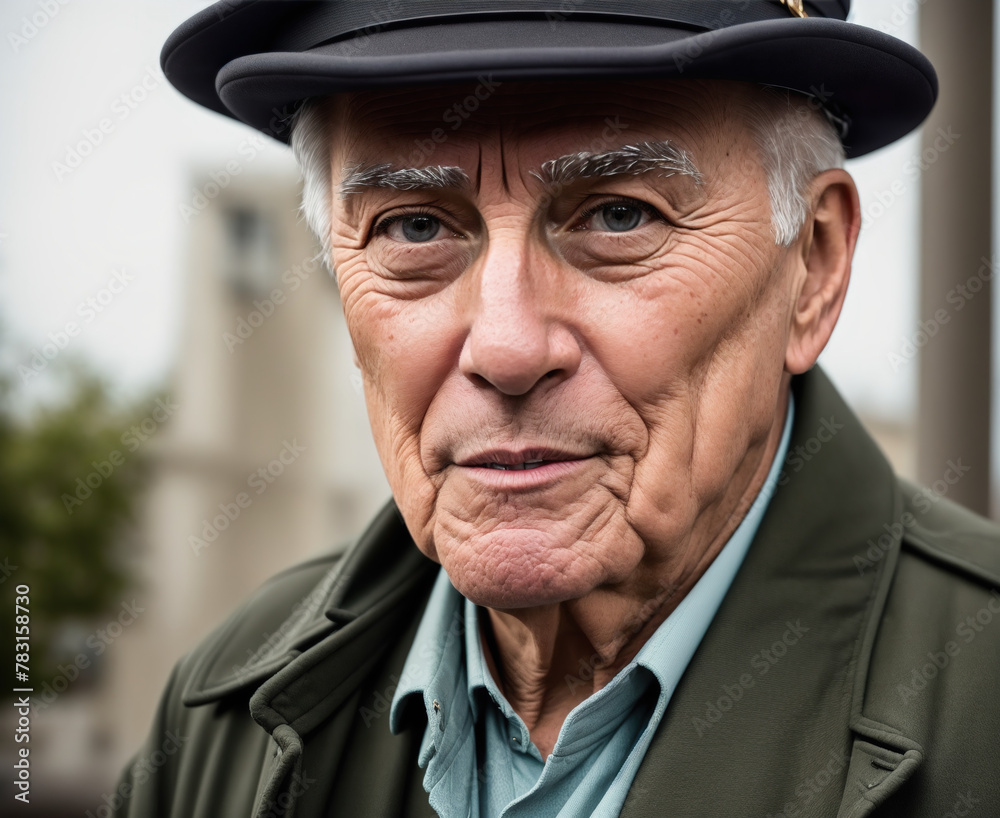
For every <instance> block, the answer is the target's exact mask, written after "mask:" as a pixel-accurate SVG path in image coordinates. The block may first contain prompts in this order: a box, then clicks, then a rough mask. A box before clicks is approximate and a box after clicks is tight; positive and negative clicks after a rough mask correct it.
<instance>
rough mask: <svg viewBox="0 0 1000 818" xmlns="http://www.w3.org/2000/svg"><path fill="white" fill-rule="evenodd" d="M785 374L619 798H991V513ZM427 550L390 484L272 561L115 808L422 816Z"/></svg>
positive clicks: (994, 646) (899, 801)
mask: <svg viewBox="0 0 1000 818" xmlns="http://www.w3.org/2000/svg"><path fill="white" fill-rule="evenodd" d="M793 389H794V391H795V395H796V415H795V428H794V430H793V434H792V441H791V446H790V449H789V455H788V458H787V459H786V463H785V470H784V473H783V475H782V478H781V480H780V481H779V486H778V488H777V491H776V493H775V496H774V498H773V500H772V501H771V504H770V506H769V508H768V511H767V514H766V516H765V518H764V521H763V523H762V525H761V527H760V529H759V531H758V533H757V536H756V538H755V540H754V542H753V545H752V547H751V548H750V551H749V553H748V555H747V558H746V561H745V562H744V564H743V566H742V567H741V569H740V571H739V573H738V574H737V576H736V579H735V581H734V583H733V585H732V587H731V589H730V591H729V593H728V594H727V596H726V598H725V600H724V601H723V604H722V607H721V608H720V609H719V611H718V613H717V615H716V617H715V619H714V620H713V622H712V624H711V626H710V628H709V630H708V632H707V634H706V635H705V638H704V640H703V642H702V644H701V646H700V647H699V648H698V651H697V652H696V654H695V656H694V658H693V659H692V661H691V664H690V665H689V666H688V669H687V671H686V673H685V674H684V677H683V678H682V680H681V683H680V685H679V687H678V688H677V690H676V692H675V693H674V696H673V698H672V699H671V702H670V705H669V707H668V710H667V713H666V714H665V716H664V718H663V721H662V722H661V724H660V726H659V729H658V731H657V734H656V736H655V738H654V740H653V743H652V745H651V747H650V748H649V751H648V752H647V754H646V757H645V759H644V761H643V764H642V766H641V768H640V770H639V773H638V775H637V777H636V779H635V781H634V783H633V785H632V788H631V791H630V794H629V797H628V800H627V801H626V803H625V806H624V808H623V810H622V813H621V815H622V816H623V818H642V817H643V816H649V818H653V817H654V816H655V818H660V817H661V816H670V818H683V817H684V816H711V818H719V816H740V818H745V817H746V816H759V818H768V816H773V817H774V818H778V817H779V816H781V818H793V816H794V817H797V816H830V817H831V818H833V816H838V817H839V818H857V817H858V816H868V815H872V816H877V817H878V818H942V816H945V815H946V814H954V815H965V814H972V815H976V816H983V818H986V816H998V815H1000V696H998V695H997V685H998V682H1000V591H998V586H1000V537H998V530H997V529H996V528H995V527H994V526H993V525H992V524H990V523H988V522H986V521H984V520H982V519H981V518H979V517H977V516H975V515H973V514H971V513H969V512H967V511H965V510H963V509H961V508H960V507H958V506H956V505H954V504H952V503H950V502H948V500H947V499H943V498H941V497H939V494H941V493H944V488H945V487H946V486H948V485H950V484H952V483H954V482H957V480H959V479H961V477H962V475H963V474H964V470H965V467H964V466H963V464H962V463H961V459H960V458H959V459H957V460H955V461H952V462H951V463H948V464H941V467H942V481H941V482H940V484H936V489H937V491H936V492H935V491H929V490H927V491H920V490H918V489H917V488H916V487H914V486H910V485H907V484H905V483H903V482H901V481H899V480H897V479H896V478H895V477H894V476H893V473H892V470H891V469H890V467H889V465H888V463H887V462H886V460H885V459H884V457H883V456H882V454H881V453H880V452H879V451H878V449H877V448H876V446H875V444H874V443H873V442H872V440H871V439H870V438H869V437H868V435H867V434H866V433H865V431H864V430H863V429H862V428H861V426H860V424H859V423H858V421H857V420H856V419H855V417H854V416H853V415H852V413H851V412H850V410H849V409H848V408H847V406H846V405H845V404H844V402H843V401H842V400H841V398H840V397H839V395H838V394H837V393H836V391H835V390H834V388H833V387H832V386H831V384H830V383H829V381H828V380H827V378H826V376H825V375H824V374H823V373H822V372H820V371H819V370H815V369H814V370H813V371H812V372H810V373H808V374H807V375H805V376H802V377H799V378H796V379H794V381H793ZM436 571H437V566H436V565H435V564H433V563H431V562H430V561H428V560H426V559H425V558H424V557H423V556H422V555H420V553H419V552H418V551H417V549H416V547H415V546H414V545H413V543H412V541H411V540H410V537H409V536H408V534H407V532H406V528H405V527H404V525H403V523H402V520H401V518H400V517H399V514H398V512H397V510H396V508H395V506H393V505H392V504H390V505H388V506H387V507H386V508H385V509H384V510H383V511H382V512H381V513H380V515H379V516H378V518H377V519H376V520H375V521H374V523H373V524H372V525H371V527H370V528H369V530H368V531H367V532H366V533H365V534H364V535H363V536H362V537H361V538H360V540H359V541H358V542H357V543H356V544H355V545H354V546H353V547H352V548H351V549H350V550H349V551H348V552H347V553H346V555H345V556H343V557H340V558H337V557H325V558H321V559H317V560H313V561H312V562H308V563H306V564H304V565H300V566H298V567H296V568H293V569H291V570H289V571H286V572H284V573H282V574H280V575H278V576H277V577H275V578H274V579H272V580H271V581H270V582H268V583H267V584H266V585H265V586H264V587H263V588H262V589H261V590H260V591H258V593H257V594H256V595H255V596H254V597H253V598H252V599H251V600H250V601H249V602H248V603H247V604H246V605H245V606H244V607H243V608H242V609H240V610H239V611H237V612H236V613H235V614H234V615H233V616H232V617H231V618H230V619H229V620H228V621H227V622H226V623H225V624H223V625H222V626H221V627H220V628H219V629H218V630H217V631H216V632H215V634H213V635H212V636H211V637H210V638H209V639H207V640H206V641H205V642H204V643H203V644H202V645H201V646H200V647H198V648H197V649H196V650H195V651H193V652H192V653H191V654H189V655H188V656H186V657H185V658H184V659H183V660H182V661H181V662H180V663H179V665H178V666H177V668H176V669H175V671H174V673H173V675H172V677H171V679H170V682H169V685H168V687H167V690H166V693H165V694H164V697H163V700H162V703H161V705H160V708H159V710H158V713H157V717H156V722H155V724H154V726H153V730H152V733H151V736H150V738H149V740H148V742H147V744H146V745H145V746H144V747H143V748H142V749H141V750H140V751H139V753H138V755H137V756H136V759H135V761H134V762H133V763H132V764H130V766H129V768H128V769H127V770H126V773H125V776H124V778H123V779H122V782H121V784H120V786H119V788H118V791H117V792H116V793H114V794H113V795H112V796H111V801H112V803H114V804H116V805H117V806H118V812H117V813H116V814H118V815H127V816H136V817H137V818H139V817H141V818H167V816H170V818H231V817H232V818H237V816H238V817H239V818H247V816H256V817H258V818H264V816H295V818H320V816H323V817H324V818H326V816H350V817H351V818H361V817H362V816H373V817H375V816H377V818H386V816H407V817H409V816H426V817H427V818H433V816H434V813H433V811H432V810H431V809H430V807H429V806H428V804H427V797H426V794H425V793H424V791H423V788H422V780H423V771H422V770H420V769H419V768H418V767H417V766H416V755H417V750H418V747H419V743H420V738H421V736H422V734H423V730H424V726H425V723H426V722H425V717H424V716H423V715H422V714H419V713H415V712H414V713H411V716H412V724H411V725H410V726H409V727H408V728H407V729H406V730H405V731H404V732H403V733H402V734H401V735H399V736H393V735H392V734H391V733H390V731H389V718H388V709H389V703H390V701H391V700H392V695H393V692H394V690H395V685H396V682H397V681H398V678H399V673H400V671H401V668H402V665H403V661H404V659H405V657H406V654H407V652H408V650H409V647H410V644H411V642H412V639H413V635H414V632H415V629H416V625H417V623H418V622H419V620H420V615H421V612H422V610H423V607H424V603H425V601H426V598H427V595H428V593H429V590H430V587H431V585H432V583H433V579H434V576H435V574H436ZM262 635H263V636H262ZM262 640H263V644H261V642H262ZM411 710H416V708H411Z"/></svg>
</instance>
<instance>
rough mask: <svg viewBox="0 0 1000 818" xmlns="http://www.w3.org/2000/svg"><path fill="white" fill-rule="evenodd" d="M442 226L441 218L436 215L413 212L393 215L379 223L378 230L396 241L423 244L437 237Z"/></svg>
mask: <svg viewBox="0 0 1000 818" xmlns="http://www.w3.org/2000/svg"><path fill="white" fill-rule="evenodd" d="M441 227H442V225H441V220H440V219H439V218H437V217H436V216H430V215H428V214H426V213H412V214H404V215H401V216H391V217H390V218H388V219H386V220H385V221H383V222H382V223H381V224H379V225H378V227H377V228H376V232H377V233H385V234H386V235H388V236H389V237H390V238H392V239H395V240H396V241H401V242H411V243H414V244H421V243H424V242H428V241H431V240H432V239H435V238H437V237H438V234H439V233H440V232H441Z"/></svg>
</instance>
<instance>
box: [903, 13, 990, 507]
mask: <svg viewBox="0 0 1000 818" xmlns="http://www.w3.org/2000/svg"><path fill="white" fill-rule="evenodd" d="M920 48H921V50H922V51H923V52H924V53H925V54H926V55H927V56H928V57H929V58H930V60H931V62H932V63H933V64H934V67H935V68H936V69H937V72H938V77H939V79H940V84H941V92H940V97H939V99H938V103H937V106H936V108H935V109H934V112H933V113H932V114H931V116H930V118H929V119H928V121H927V123H926V125H925V126H924V132H923V144H922V151H923V152H922V156H921V165H920V166H921V169H922V177H921V183H922V188H921V190H922V192H921V198H922V204H921V209H922V212H921V251H922V262H921V285H920V313H919V320H920V321H921V327H920V330H921V331H923V332H924V333H925V334H926V340H925V337H924V336H922V335H920V333H919V332H918V334H917V339H918V340H919V341H924V344H923V346H922V349H921V358H920V378H919V380H920V386H919V395H918V396H919V403H918V416H917V437H918V456H917V471H918V475H919V478H920V482H921V483H923V484H924V485H928V486H935V484H936V487H937V488H938V489H942V488H944V487H946V488H947V496H948V497H949V499H953V500H956V501H957V502H959V503H962V504H963V505H965V506H967V507H969V508H971V509H973V510H975V511H978V512H979V513H981V514H986V513H988V510H989V488H990V487H989V479H990V459H989V458H990V344H991V338H990V324H991V301H992V296H991V287H990V284H989V282H988V280H985V279H988V278H990V277H992V268H991V267H990V266H989V265H990V264H991V263H992V256H991V249H992V244H991V235H990V227H991V223H992V219H991V179H992V172H991V167H992V163H991V149H992V148H991V145H992V73H993V65H992V60H993V3H991V2H984V1H983V0H928V2H926V3H924V4H922V5H921V7H920ZM959 459H961V465H962V466H963V467H968V470H967V471H965V472H964V473H963V474H961V476H960V477H958V479H957V482H955V478H956V475H957V472H956V470H955V469H954V466H955V465H958V463H957V461H958V460H959ZM949 461H951V464H952V465H949ZM949 469H951V471H950V472H949Z"/></svg>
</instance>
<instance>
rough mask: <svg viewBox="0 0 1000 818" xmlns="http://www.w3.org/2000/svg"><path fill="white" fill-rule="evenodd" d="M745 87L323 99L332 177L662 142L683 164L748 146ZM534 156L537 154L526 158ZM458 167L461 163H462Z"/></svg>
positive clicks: (501, 89) (600, 85) (498, 89)
mask: <svg viewBox="0 0 1000 818" xmlns="http://www.w3.org/2000/svg"><path fill="white" fill-rule="evenodd" d="M762 95H763V91H762V90H761V89H760V88H758V87H757V86H754V85H751V84H749V83H738V82H725V81H708V80H680V81H677V80H673V81H595V82H581V81H578V82H564V83H559V82H517V83H515V82H510V81H503V82H501V81H499V80H494V79H493V78H492V77H490V76H489V75H484V76H482V77H481V78H480V79H479V81H478V82H476V83H467V84H463V85H461V86H459V85H448V86H434V87H421V88H398V89H392V90H379V91H366V92H356V93H351V94H344V95H340V96H337V97H333V98H331V100H330V102H329V109H328V115H329V117H330V120H329V121H330V123H331V127H332V132H331V136H332V148H333V156H332V159H333V165H334V170H335V173H336V171H337V170H338V169H342V168H343V167H344V165H345V164H348V165H349V164H353V163H362V164H368V163H378V162H386V161H391V162H394V163H403V164H406V165H412V166H421V165H430V164H441V162H442V160H443V159H447V161H448V162H451V163H455V164H464V163H463V162H462V161H461V160H462V159H463V156H464V155H467V154H468V153H470V152H472V153H475V152H476V151H477V150H479V149H481V148H482V146H483V145H489V144H503V146H504V148H505V149H506V151H507V152H508V153H510V152H513V154H514V158H515V159H516V155H517V150H516V149H514V146H532V147H533V148H535V149H539V148H543V153H544V152H548V153H551V154H552V155H554V156H555V155H564V154H567V153H572V152H576V151H594V150H598V149H607V148H608V147H615V146H617V145H624V144H629V143H633V144H634V143H637V142H643V141H650V140H662V139H669V140H670V141H671V142H673V143H674V144H676V145H677V146H678V147H679V148H681V149H683V150H685V151H686V152H688V153H689V154H691V155H705V154H707V153H711V152H713V151H732V150H736V149H740V148H741V147H745V146H746V144H747V143H748V141H749V140H748V129H747V126H746V117H745V112H746V111H747V110H748V109H749V108H750V107H752V106H754V105H759V104H763V102H762ZM531 152H532V153H537V150H535V151H531ZM465 158H467V157H465Z"/></svg>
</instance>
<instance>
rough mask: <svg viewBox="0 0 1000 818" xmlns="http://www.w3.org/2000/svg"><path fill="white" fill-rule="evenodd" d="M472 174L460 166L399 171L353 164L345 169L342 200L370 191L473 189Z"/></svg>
mask: <svg viewBox="0 0 1000 818" xmlns="http://www.w3.org/2000/svg"><path fill="white" fill-rule="evenodd" d="M471 184H472V183H471V181H470V179H469V175H468V174H467V173H466V172H465V171H464V170H462V169H461V168H458V167H448V166H444V165H432V166H431V167H426V168H397V167H395V166H394V165H391V164H389V163H384V164H381V165H361V164H355V165H349V166H348V167H346V168H344V178H343V181H342V182H341V183H340V198H341V199H347V198H350V197H351V196H352V195H354V194H355V193H357V192H359V191H361V190H364V189H366V188H393V189H395V190H422V189H425V188H457V187H471Z"/></svg>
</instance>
